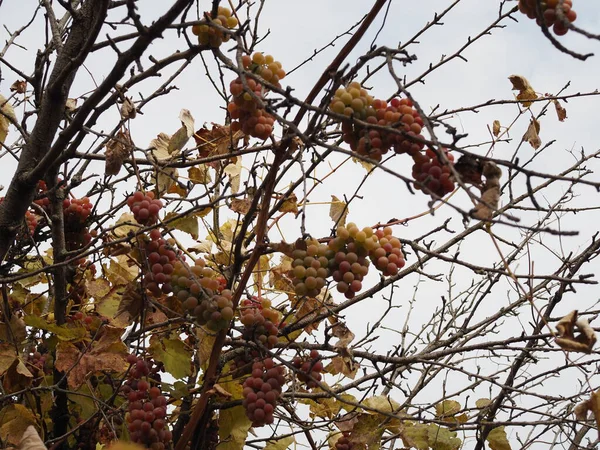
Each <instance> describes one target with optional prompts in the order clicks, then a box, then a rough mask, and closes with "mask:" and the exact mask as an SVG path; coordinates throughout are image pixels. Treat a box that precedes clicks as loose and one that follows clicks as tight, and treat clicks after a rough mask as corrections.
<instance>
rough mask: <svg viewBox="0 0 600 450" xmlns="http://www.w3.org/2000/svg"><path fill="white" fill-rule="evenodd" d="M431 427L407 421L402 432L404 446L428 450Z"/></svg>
mask: <svg viewBox="0 0 600 450" xmlns="http://www.w3.org/2000/svg"><path fill="white" fill-rule="evenodd" d="M428 435H429V428H428V427H427V425H423V424H421V423H410V422H406V423H405V427H404V430H402V433H401V434H400V437H401V438H402V442H403V443H404V446H406V447H410V448H413V447H414V448H416V449H418V450H427V449H428V448H429V437H428Z"/></svg>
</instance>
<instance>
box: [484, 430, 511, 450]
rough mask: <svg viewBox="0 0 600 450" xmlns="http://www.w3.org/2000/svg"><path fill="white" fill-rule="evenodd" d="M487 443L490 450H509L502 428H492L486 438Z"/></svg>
mask: <svg viewBox="0 0 600 450" xmlns="http://www.w3.org/2000/svg"><path fill="white" fill-rule="evenodd" d="M487 441H488V444H489V446H490V448H491V449H492V450H511V447H510V443H509V442H508V438H507V437H506V431H504V427H503V426H502V427H497V428H494V429H493V430H492V431H490V433H489V434H488V436H487Z"/></svg>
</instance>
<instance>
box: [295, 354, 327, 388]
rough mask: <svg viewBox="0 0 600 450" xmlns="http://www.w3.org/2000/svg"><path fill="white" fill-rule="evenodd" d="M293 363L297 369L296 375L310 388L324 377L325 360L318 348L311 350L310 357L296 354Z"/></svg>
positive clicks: (315, 385)
mask: <svg viewBox="0 0 600 450" xmlns="http://www.w3.org/2000/svg"><path fill="white" fill-rule="evenodd" d="M292 365H293V366H294V367H295V368H296V369H297V371H296V376H297V377H298V379H299V380H300V381H302V382H303V383H306V387H307V388H308V389H311V388H314V387H317V386H318V383H319V382H320V381H321V379H322V375H321V372H323V362H322V361H321V356H320V355H319V352H318V351H317V350H311V351H310V356H309V357H308V358H303V357H301V356H296V357H295V358H294V359H293V361H292Z"/></svg>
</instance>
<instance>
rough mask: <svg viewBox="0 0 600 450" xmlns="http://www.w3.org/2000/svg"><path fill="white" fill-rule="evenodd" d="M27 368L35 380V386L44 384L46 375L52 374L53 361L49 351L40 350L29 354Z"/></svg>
mask: <svg viewBox="0 0 600 450" xmlns="http://www.w3.org/2000/svg"><path fill="white" fill-rule="evenodd" d="M26 363H27V368H28V369H29V371H30V372H31V374H32V375H33V378H34V384H35V385H38V384H40V383H41V382H42V378H43V377H44V376H45V375H48V374H50V373H52V360H51V358H50V354H49V353H48V351H47V349H44V348H38V349H37V350H35V351H33V352H31V353H29V354H28V355H27V358H26Z"/></svg>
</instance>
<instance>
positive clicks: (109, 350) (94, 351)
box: [54, 326, 128, 389]
mask: <svg viewBox="0 0 600 450" xmlns="http://www.w3.org/2000/svg"><path fill="white" fill-rule="evenodd" d="M103 330H104V334H102V336H101V337H100V339H99V340H98V341H97V342H94V343H92V348H91V349H90V350H89V351H88V349H87V348H86V349H84V351H83V352H82V351H80V350H79V349H78V348H77V347H76V346H75V345H73V344H71V343H68V342H59V343H58V345H57V347H56V361H55V363H54V365H55V367H56V369H57V370H59V371H61V372H66V373H67V382H68V384H69V387H70V388H71V389H77V388H78V387H79V386H81V385H82V384H83V382H84V381H85V379H86V378H87V377H88V375H91V374H93V373H95V372H98V371H103V372H105V371H112V372H122V371H124V370H125V369H126V368H127V366H128V365H127V354H128V351H127V347H126V346H125V344H123V342H122V341H121V335H122V334H123V331H124V330H123V329H122V328H115V327H111V326H105V327H103Z"/></svg>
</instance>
